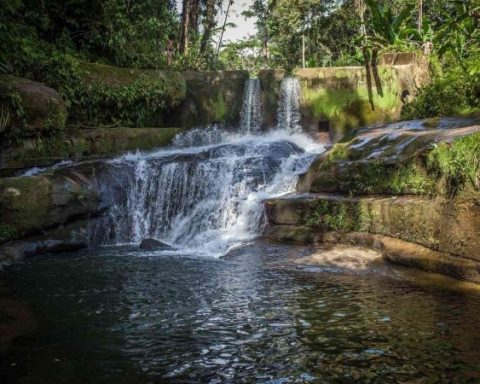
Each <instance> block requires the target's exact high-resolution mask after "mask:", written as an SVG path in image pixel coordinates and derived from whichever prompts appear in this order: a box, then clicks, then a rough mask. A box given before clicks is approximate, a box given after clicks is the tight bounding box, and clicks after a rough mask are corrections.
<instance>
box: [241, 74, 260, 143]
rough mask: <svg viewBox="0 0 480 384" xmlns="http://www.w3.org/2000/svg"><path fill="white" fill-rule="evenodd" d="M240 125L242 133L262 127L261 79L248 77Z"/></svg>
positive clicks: (258, 129) (254, 131) (252, 131)
mask: <svg viewBox="0 0 480 384" xmlns="http://www.w3.org/2000/svg"><path fill="white" fill-rule="evenodd" d="M240 127H241V131H242V133H245V134H249V133H256V132H260V130H261V127H262V104H261V85H260V80H259V79H248V80H247V82H246V83H245V90H244V93H243V108H242V113H241V122H240Z"/></svg>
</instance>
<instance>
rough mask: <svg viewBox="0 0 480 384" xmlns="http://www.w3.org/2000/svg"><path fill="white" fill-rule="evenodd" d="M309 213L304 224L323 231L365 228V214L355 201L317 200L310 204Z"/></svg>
mask: <svg viewBox="0 0 480 384" xmlns="http://www.w3.org/2000/svg"><path fill="white" fill-rule="evenodd" d="M311 210H312V212H311V214H310V215H309V216H308V217H307V219H306V225H307V226H309V227H316V228H319V229H321V230H323V231H343V232H351V231H361V230H366V228H365V225H366V223H364V221H366V220H365V215H364V214H363V212H362V208H361V207H360V206H359V205H358V204H357V203H355V202H342V201H338V202H337V201H327V200H317V201H315V203H312V204H311Z"/></svg>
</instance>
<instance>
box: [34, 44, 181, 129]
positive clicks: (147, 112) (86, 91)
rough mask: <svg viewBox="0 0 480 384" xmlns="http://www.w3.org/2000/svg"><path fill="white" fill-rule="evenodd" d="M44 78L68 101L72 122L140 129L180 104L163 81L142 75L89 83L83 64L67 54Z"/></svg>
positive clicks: (50, 65)
mask: <svg viewBox="0 0 480 384" xmlns="http://www.w3.org/2000/svg"><path fill="white" fill-rule="evenodd" d="M44 77H45V82H46V83H47V84H49V85H51V86H52V87H54V88H56V89H58V91H59V92H60V94H61V96H62V97H63V98H64V100H66V102H67V105H68V106H69V122H70V123H78V124H86V125H112V124H115V125H123V126H139V127H141V126H145V125H148V124H149V123H150V121H151V120H152V118H153V117H154V116H156V115H158V114H159V113H161V112H164V111H165V110H166V109H167V108H168V107H170V106H171V105H172V104H175V103H178V100H171V98H170V97H169V95H168V92H167V89H166V84H165V81H164V80H163V79H155V78H151V77H147V76H146V75H141V76H139V77H138V79H136V80H134V81H129V82H125V83H120V84H106V83H105V82H102V81H90V80H88V79H87V77H86V74H85V73H84V71H83V70H82V69H81V64H80V62H79V61H78V60H77V59H76V58H74V57H73V56H71V55H68V54H56V55H54V56H53V57H52V58H51V59H50V60H49V61H48V62H47V65H46V71H45V75H44Z"/></svg>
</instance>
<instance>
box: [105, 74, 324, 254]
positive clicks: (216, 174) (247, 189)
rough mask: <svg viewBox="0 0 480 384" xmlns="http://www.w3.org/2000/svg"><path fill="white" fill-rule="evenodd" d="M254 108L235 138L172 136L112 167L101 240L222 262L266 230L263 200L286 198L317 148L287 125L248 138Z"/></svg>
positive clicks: (204, 132)
mask: <svg viewBox="0 0 480 384" xmlns="http://www.w3.org/2000/svg"><path fill="white" fill-rule="evenodd" d="M255 83H256V82H255ZM250 85H251V84H250V83H249V84H247V88H250ZM256 87H257V85H255V86H252V89H254V88H256ZM288 89H291V88H288ZM246 93H247V94H250V91H247V92H246ZM291 96H292V95H291ZM292 97H293V96H292ZM255 98H258V96H257V97H253V98H250V97H247V96H246V97H245V102H246V103H252V102H255ZM282 102H283V101H282ZM291 103H293V104H294V101H291ZM288 108H289V109H291V108H290V107H288ZM259 110H260V109H259V108H258V104H257V105H255V106H253V105H251V106H250V107H247V106H245V105H244V113H245V114H247V113H248V114H250V116H249V117H247V116H243V118H242V122H243V124H244V125H243V127H250V128H249V129H248V130H242V133H241V134H229V133H227V132H226V131H222V130H220V129H219V128H216V127H211V128H208V129H207V128H206V129H196V130H192V131H190V132H188V133H186V134H183V135H180V136H178V137H177V138H176V140H175V142H174V145H173V147H172V148H171V149H169V150H160V151H157V152H153V153H145V154H141V153H137V154H129V155H126V156H123V157H121V158H118V159H115V160H113V161H111V163H110V171H111V172H112V174H117V175H122V176H121V177H122V178H123V179H122V186H123V187H122V189H121V193H120V197H119V198H118V199H117V202H116V203H115V204H114V205H113V206H112V207H111V208H110V209H109V211H108V213H107V216H106V217H105V218H104V219H103V220H102V225H101V226H102V230H101V231H100V233H101V234H102V237H103V240H102V242H103V243H104V244H121V243H139V242H140V241H142V240H143V239H145V238H156V239H158V240H161V241H163V242H165V243H167V244H171V245H172V246H173V247H174V249H176V250H177V252H179V253H181V254H196V255H209V256H221V255H224V254H226V253H227V252H228V251H229V250H231V249H233V248H235V247H238V246H241V245H243V244H246V243H248V242H250V241H252V240H253V239H255V238H256V237H258V236H259V235H260V234H261V233H262V231H263V228H264V225H265V220H264V212H263V203H262V202H263V200H265V199H267V198H271V197H276V196H280V195H284V194H286V193H289V192H292V191H293V190H294V189H295V185H296V181H297V177H298V175H299V174H300V173H303V172H305V171H306V169H307V168H308V166H309V165H310V164H311V161H312V160H313V158H314V157H315V156H316V155H317V154H318V153H319V152H321V151H322V150H323V147H322V146H321V145H319V144H318V143H315V142H313V141H312V140H311V139H310V138H308V137H307V136H305V135H303V134H301V133H298V132H297V131H296V130H292V129H291V127H292V125H285V126H282V125H279V127H277V129H276V130H274V131H271V132H269V133H266V134H263V135H256V136H252V135H251V134H249V133H251V132H252V131H253V132H254V131H255V129H252V127H254V126H255V124H252V122H255V121H257V117H258V116H256V115H255V114H256V113H258V111H259ZM282 110H283V109H282ZM260 121H261V120H260ZM280 121H286V122H288V123H289V124H290V123H291V121H292V120H291V119H290V120H288V119H287V120H283V119H282V120H280Z"/></svg>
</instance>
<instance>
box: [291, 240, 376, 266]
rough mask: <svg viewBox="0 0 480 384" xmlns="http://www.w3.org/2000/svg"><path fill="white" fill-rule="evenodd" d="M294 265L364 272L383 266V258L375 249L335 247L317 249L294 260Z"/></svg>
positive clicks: (349, 246) (346, 246)
mask: <svg viewBox="0 0 480 384" xmlns="http://www.w3.org/2000/svg"><path fill="white" fill-rule="evenodd" d="M294 263H295V264H300V265H314V266H324V267H331V268H343V269H348V270H352V271H365V270H367V269H369V268H371V267H373V266H377V265H379V264H383V258H382V253H381V252H380V251H378V250H376V249H370V248H367V247H359V246H353V245H335V246H333V247H331V248H329V249H319V250H318V251H317V252H315V253H313V254H312V255H309V256H305V257H301V258H299V259H297V260H295V261H294Z"/></svg>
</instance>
